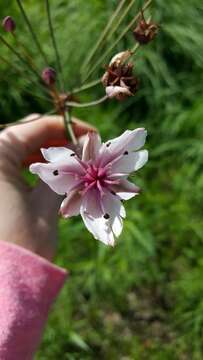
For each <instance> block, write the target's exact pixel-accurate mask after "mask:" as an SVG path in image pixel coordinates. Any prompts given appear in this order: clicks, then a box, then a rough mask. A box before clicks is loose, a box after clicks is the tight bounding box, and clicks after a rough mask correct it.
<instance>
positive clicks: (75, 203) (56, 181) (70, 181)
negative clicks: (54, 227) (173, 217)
mask: <svg viewBox="0 0 203 360" xmlns="http://www.w3.org/2000/svg"><path fill="white" fill-rule="evenodd" d="M146 135H147V132H146V131H145V129H143V128H139V129H136V130H133V131H130V130H127V131H125V132H124V133H123V134H122V135H121V136H119V137H117V138H115V139H113V140H110V141H108V142H106V143H101V139H100V136H99V135H98V134H97V133H95V132H90V133H88V134H87V135H86V138H85V142H84V145H83V149H82V154H81V156H80V155H79V154H77V153H76V152H73V150H70V149H68V148H66V147H51V148H49V149H41V151H42V154H43V156H44V158H45V160H47V161H48V163H35V164H32V165H31V166H30V171H31V172H32V173H33V174H37V175H38V176H39V177H40V178H41V179H42V180H43V181H44V182H46V183H47V184H48V185H49V186H50V188H51V189H52V190H54V191H55V192H56V193H58V194H60V195H66V197H65V199H64V200H63V202H62V205H61V208H60V213H61V215H62V216H63V217H64V218H69V217H71V216H75V215H79V214H80V215H81V216H82V218H83V221H84V223H85V225H86V227H87V229H88V230H89V231H90V232H91V233H92V234H93V236H94V237H95V238H96V239H98V240H100V241H102V242H103V243H105V244H106V245H111V246H114V244H115V237H118V236H119V235H120V234H121V232H122V228H123V218H125V217H126V213H125V208H124V206H123V201H122V200H128V199H131V198H132V197H134V196H136V195H137V194H138V193H139V188H138V187H137V186H136V185H134V184H133V183H131V182H129V181H128V180H127V178H128V176H129V174H130V173H132V172H134V171H137V170H139V169H140V168H141V167H142V166H143V165H144V164H145V163H146V162H147V160H148V152H147V150H140V149H141V148H142V147H143V145H144V143H145V139H146Z"/></svg>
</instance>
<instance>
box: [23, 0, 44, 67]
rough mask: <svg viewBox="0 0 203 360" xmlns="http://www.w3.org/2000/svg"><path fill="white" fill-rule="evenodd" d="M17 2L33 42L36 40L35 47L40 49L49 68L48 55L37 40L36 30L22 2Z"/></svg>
mask: <svg viewBox="0 0 203 360" xmlns="http://www.w3.org/2000/svg"><path fill="white" fill-rule="evenodd" d="M16 1H17V4H18V7H19V9H20V11H21V14H22V16H23V18H24V20H25V23H26V25H27V27H28V29H29V31H30V34H31V36H32V38H33V40H34V42H35V45H36V47H37V48H38V50H39V52H40V54H41V55H42V57H43V59H44V63H45V66H47V65H48V59H47V56H46V54H45V53H44V51H43V49H42V47H41V45H40V42H39V40H38V39H37V36H36V34H35V32H34V30H33V27H32V25H31V23H30V20H29V18H28V17H27V14H26V12H25V10H24V8H23V6H22V3H21V0H16Z"/></svg>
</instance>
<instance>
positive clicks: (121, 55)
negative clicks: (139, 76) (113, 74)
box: [109, 50, 132, 66]
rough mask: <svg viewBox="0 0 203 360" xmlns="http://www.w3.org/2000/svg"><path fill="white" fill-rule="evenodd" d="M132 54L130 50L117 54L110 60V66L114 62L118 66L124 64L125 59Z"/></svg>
mask: <svg viewBox="0 0 203 360" xmlns="http://www.w3.org/2000/svg"><path fill="white" fill-rule="evenodd" d="M131 55H132V53H131V51H130V50H126V51H122V52H120V53H118V54H116V55H115V56H114V57H113V58H112V59H111V61H110V64H109V65H110V66H111V65H112V64H115V65H116V66H119V65H121V64H123V63H124V62H125V61H127V60H128V59H129V57H130V56H131Z"/></svg>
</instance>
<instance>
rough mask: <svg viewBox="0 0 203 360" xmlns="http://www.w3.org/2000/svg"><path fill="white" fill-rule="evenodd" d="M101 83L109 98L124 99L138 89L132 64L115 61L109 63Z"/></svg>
mask: <svg viewBox="0 0 203 360" xmlns="http://www.w3.org/2000/svg"><path fill="white" fill-rule="evenodd" d="M101 81H102V83H103V85H104V87H105V89H106V94H107V96H108V97H109V98H116V99H117V100H124V99H125V98H126V97H128V96H133V95H135V93H136V92H137V90H138V86H139V81H138V79H137V77H136V76H135V75H134V74H133V64H132V63H128V64H123V63H122V62H118V61H117V59H116V61H114V62H112V61H111V63H110V65H109V66H108V67H107V70H106V72H105V74H104V75H103V77H102V80H101Z"/></svg>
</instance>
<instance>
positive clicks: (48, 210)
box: [0, 115, 93, 261]
mask: <svg viewBox="0 0 203 360" xmlns="http://www.w3.org/2000/svg"><path fill="white" fill-rule="evenodd" d="M33 116H34V117H36V115H32V116H29V117H28V118H26V119H24V120H23V121H22V123H21V124H20V125H16V126H12V127H9V128H7V129H6V130H3V131H2V132H1V133H0V238H1V240H4V241H7V242H11V243H14V244H17V245H20V246H22V247H24V248H26V249H28V250H30V251H32V252H34V253H36V254H38V255H40V256H42V257H44V258H46V259H47V260H50V261H52V260H53V257H54V255H55V252H56V245H57V220H58V210H59V207H60V204H61V201H62V197H61V196H59V195H57V194H55V193H54V192H52V191H51V190H50V189H49V187H48V186H47V185H46V184H44V183H42V182H38V183H37V185H36V186H35V187H31V186H29V185H28V184H27V183H26V181H25V179H24V178H23V177H22V168H23V166H24V164H25V163H26V164H27V165H29V163H30V162H31V161H32V159H35V160H36V159H38V157H39V150H40V148H41V147H48V146H51V145H52V146H54V145H55V144H58V143H59V144H60V145H61V146H62V145H65V144H67V140H66V137H65V130H64V124H63V119H62V118H61V117H60V116H44V117H42V118H41V119H39V120H35V121H32V122H30V120H31V119H32V118H33ZM73 128H74V131H75V134H76V136H77V137H80V136H82V135H84V134H85V133H87V132H88V131H92V130H93V128H91V127H90V126H89V125H87V124H86V123H83V122H81V121H80V120H77V119H73Z"/></svg>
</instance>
